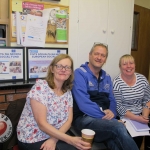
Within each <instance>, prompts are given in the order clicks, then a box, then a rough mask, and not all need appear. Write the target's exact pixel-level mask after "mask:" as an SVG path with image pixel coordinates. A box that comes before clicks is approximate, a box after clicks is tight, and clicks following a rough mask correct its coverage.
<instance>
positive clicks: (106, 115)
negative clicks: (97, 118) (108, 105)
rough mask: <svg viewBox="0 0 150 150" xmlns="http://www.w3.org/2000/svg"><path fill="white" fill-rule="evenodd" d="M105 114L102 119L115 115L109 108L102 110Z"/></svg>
mask: <svg viewBox="0 0 150 150" xmlns="http://www.w3.org/2000/svg"><path fill="white" fill-rule="evenodd" d="M104 113H105V116H104V117H103V118H102V119H107V120H111V119H112V118H113V117H114V116H115V115H114V114H113V112H112V111H111V110H110V109H106V110H104Z"/></svg>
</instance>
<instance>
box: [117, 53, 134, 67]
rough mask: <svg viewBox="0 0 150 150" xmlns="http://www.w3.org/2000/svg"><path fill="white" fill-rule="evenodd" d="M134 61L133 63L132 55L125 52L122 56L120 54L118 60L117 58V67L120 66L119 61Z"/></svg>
mask: <svg viewBox="0 0 150 150" xmlns="http://www.w3.org/2000/svg"><path fill="white" fill-rule="evenodd" d="M122 61H123V62H128V61H130V62H134V63H135V60H134V57H133V56H131V55H129V54H125V55H123V56H121V58H120V60H119V67H121V62H122Z"/></svg>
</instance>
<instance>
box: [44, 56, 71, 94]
mask: <svg viewBox="0 0 150 150" xmlns="http://www.w3.org/2000/svg"><path fill="white" fill-rule="evenodd" d="M66 58H68V59H69V60H70V61H71V71H72V73H71V75H70V77H69V78H68V79H67V80H66V81H65V82H64V83H63V86H62V90H63V92H66V91H67V90H68V89H69V90H71V89H72V82H73V79H74V74H73V70H74V69H73V60H72V58H71V57H70V56H69V55H67V54H60V55H58V56H56V57H55V58H54V59H53V60H52V62H51V63H50V65H49V66H48V71H47V76H46V81H47V82H48V85H49V86H50V87H51V88H52V89H54V88H55V87H56V85H55V83H54V74H53V73H52V71H51V70H53V69H54V67H55V65H56V64H57V63H58V62H59V61H60V60H62V59H66Z"/></svg>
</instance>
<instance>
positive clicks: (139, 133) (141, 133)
mask: <svg viewBox="0 0 150 150" xmlns="http://www.w3.org/2000/svg"><path fill="white" fill-rule="evenodd" d="M121 120H122V121H125V126H126V128H127V130H128V132H129V133H130V135H131V136H132V137H136V136H145V135H149V136H150V131H149V130H146V131H136V130H135V129H134V127H133V125H132V124H131V122H130V121H129V119H127V118H123V119H121Z"/></svg>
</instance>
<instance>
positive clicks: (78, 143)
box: [70, 137, 91, 150]
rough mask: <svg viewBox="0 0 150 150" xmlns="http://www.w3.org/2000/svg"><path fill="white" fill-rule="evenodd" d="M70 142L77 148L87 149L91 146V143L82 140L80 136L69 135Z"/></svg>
mask: <svg viewBox="0 0 150 150" xmlns="http://www.w3.org/2000/svg"><path fill="white" fill-rule="evenodd" d="M70 144H71V145H73V146H74V147H76V148H77V149H79V150H89V149H90V148H91V144H90V143H87V142H84V141H83V140H82V139H81V137H71V143H70Z"/></svg>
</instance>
